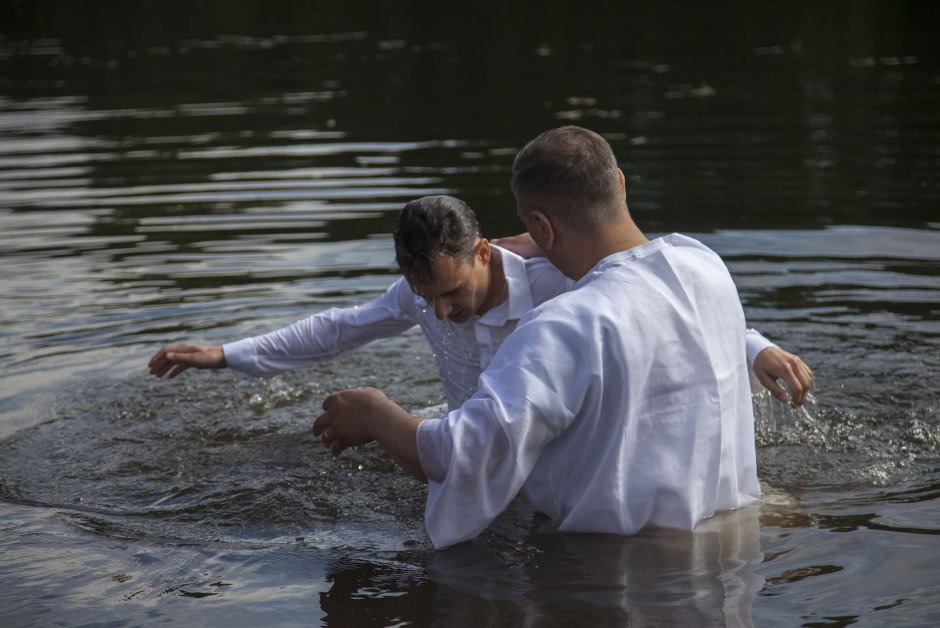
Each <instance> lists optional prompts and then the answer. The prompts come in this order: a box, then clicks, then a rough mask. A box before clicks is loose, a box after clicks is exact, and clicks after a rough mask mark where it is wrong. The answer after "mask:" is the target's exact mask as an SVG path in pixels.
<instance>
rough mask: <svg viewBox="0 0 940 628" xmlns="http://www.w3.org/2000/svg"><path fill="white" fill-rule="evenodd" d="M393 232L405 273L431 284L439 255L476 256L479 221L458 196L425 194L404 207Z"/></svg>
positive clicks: (400, 262)
mask: <svg viewBox="0 0 940 628" xmlns="http://www.w3.org/2000/svg"><path fill="white" fill-rule="evenodd" d="M392 233H393V236H394V238H395V261H396V262H398V267H399V268H400V269H401V272H402V274H403V275H404V276H405V278H406V279H407V280H408V281H409V282H410V283H412V284H428V283H430V282H431V280H432V279H433V278H432V277H431V271H432V267H433V264H434V259H435V257H437V255H439V254H441V253H443V254H444V255H450V256H452V257H454V258H456V259H458V260H469V259H473V252H474V246H475V245H476V241H477V238H479V237H480V225H479V223H478V222H477V217H476V214H474V213H473V210H472V209H470V206H469V205H467V204H466V203H464V202H463V201H462V200H460V199H459V198H455V197H453V196H443V195H440V196H424V197H422V198H419V199H416V200H414V201H411V202H409V203H408V204H406V205H405V206H404V207H403V208H402V210H401V211H400V212H399V213H398V220H397V221H396V222H395V229H394V230H393V232H392Z"/></svg>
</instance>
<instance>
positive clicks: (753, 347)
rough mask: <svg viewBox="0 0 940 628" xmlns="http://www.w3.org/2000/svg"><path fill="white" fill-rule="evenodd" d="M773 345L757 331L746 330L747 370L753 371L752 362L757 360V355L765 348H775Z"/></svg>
mask: <svg viewBox="0 0 940 628" xmlns="http://www.w3.org/2000/svg"><path fill="white" fill-rule="evenodd" d="M776 346H777V345H775V344H774V343H772V342H770V341H769V340H767V339H766V338H764V337H763V336H762V335H760V334H759V333H758V332H757V331H755V330H753V329H748V330H747V366H748V369H749V370H754V360H756V359H757V354H759V353H760V352H761V351H763V350H764V349H766V348H767V347H776Z"/></svg>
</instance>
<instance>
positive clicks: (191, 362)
mask: <svg viewBox="0 0 940 628" xmlns="http://www.w3.org/2000/svg"><path fill="white" fill-rule="evenodd" d="M147 366H149V367H150V374H151V375H156V376H157V377H163V376H164V375H166V374H167V373H169V374H170V379H173V378H174V377H176V376H177V375H179V374H180V373H182V372H183V371H185V370H186V369H188V368H190V367H194V368H197V369H221V368H225V367H226V366H228V365H227V364H226V363H225V354H224V353H223V352H222V347H219V346H209V345H196V344H191V343H184V344H181V345H167V346H166V347H163V348H162V349H160V350H159V351H157V352H156V353H155V354H154V356H153V357H152V358H150V362H149V363H148V365H147Z"/></svg>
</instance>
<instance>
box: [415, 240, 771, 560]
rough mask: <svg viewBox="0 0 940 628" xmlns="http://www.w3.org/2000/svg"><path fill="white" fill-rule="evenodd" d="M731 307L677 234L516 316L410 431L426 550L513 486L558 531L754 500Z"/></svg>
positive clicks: (700, 515)
mask: <svg viewBox="0 0 940 628" xmlns="http://www.w3.org/2000/svg"><path fill="white" fill-rule="evenodd" d="M745 336H746V334H745V322H744V314H743V311H742V308H741V304H740V301H739V299H738V295H737V291H736V289H735V286H734V283H733V281H732V279H731V276H730V275H729V273H728V271H727V269H726V268H725V265H724V263H723V262H722V261H721V259H720V258H719V257H718V255H716V254H715V253H713V252H712V251H711V250H709V249H708V248H707V247H705V246H704V245H702V244H701V243H699V242H697V241H695V240H693V239H691V238H688V237H685V236H681V235H677V234H673V235H670V236H666V237H663V238H659V239H657V240H654V241H652V242H650V243H648V244H645V245H643V246H640V247H636V248H633V249H630V250H628V251H625V252H622V253H618V254H615V255H611V256H609V257H607V258H605V259H603V260H601V261H600V262H599V263H598V264H597V265H596V266H595V267H594V268H593V269H592V270H591V271H590V272H588V273H587V275H585V276H584V277H583V278H582V279H581V280H580V281H579V282H578V283H577V284H576V285H575V287H574V289H573V290H571V291H570V292H567V293H566V294H563V295H561V296H559V297H557V298H555V299H553V300H551V301H549V302H547V303H545V304H544V305H542V306H540V307H537V308H536V309H535V310H533V311H532V312H531V313H530V314H529V315H528V316H527V317H524V318H523V319H522V320H521V321H520V322H519V325H518V327H517V329H516V331H515V333H513V334H512V335H511V336H510V337H509V338H508V339H506V341H505V342H504V343H503V344H502V346H501V347H500V349H499V351H498V352H497V354H496V356H495V357H494V358H493V360H492V362H491V363H490V365H489V367H488V368H487V369H486V371H485V372H484V373H483V374H482V375H481V376H480V382H479V389H478V391H477V393H476V394H475V395H474V396H473V397H471V398H470V399H469V400H468V401H467V402H466V403H464V405H463V406H462V407H460V408H459V409H457V410H454V411H452V412H451V413H450V414H449V415H448V416H446V417H444V418H443V419H440V420H427V421H424V422H423V423H421V425H420V426H419V429H418V436H417V445H418V452H419V456H420V460H421V464H422V467H423V468H424V471H425V472H426V474H427V476H428V501H427V507H426V512H425V523H426V527H427V531H428V534H429V536H430V538H431V541H432V542H433V543H434V545H435V547H444V546H447V545H451V544H454V543H458V542H460V541H464V540H467V539H470V538H472V537H474V536H476V535H477V534H479V533H480V532H481V531H482V530H483V529H484V528H486V526H487V525H489V523H490V522H491V521H492V520H493V519H494V518H495V517H496V516H497V515H499V513H501V512H502V511H503V509H504V508H505V507H506V506H507V504H508V503H509V502H510V500H512V499H513V497H515V495H516V493H517V492H518V491H519V490H520V489H521V488H523V487H524V488H525V490H526V492H527V494H528V496H529V499H530V500H531V502H532V504H533V506H535V508H536V509H538V510H540V511H541V512H543V513H545V514H546V515H548V516H549V517H550V518H551V523H550V527H551V528H553V529H557V530H562V531H577V532H608V533H622V534H632V533H635V532H637V531H638V530H640V529H641V528H644V527H646V526H664V527H672V528H684V529H692V528H693V527H694V526H695V525H696V524H697V523H698V522H699V521H701V520H702V519H704V518H705V517H708V516H710V515H712V514H713V513H715V512H716V511H720V510H727V509H731V508H736V507H739V506H744V505H747V504H750V503H753V502H754V501H756V499H757V497H758V495H759V493H760V488H759V485H758V481H757V472H756V454H755V445H754V417H753V414H752V409H751V398H750V386H749V377H748V368H747V361H746V340H745Z"/></svg>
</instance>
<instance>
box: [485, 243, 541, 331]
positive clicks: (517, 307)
mask: <svg viewBox="0 0 940 628" xmlns="http://www.w3.org/2000/svg"><path fill="white" fill-rule="evenodd" d="M490 246H492V247H493V248H495V249H497V250H498V253H499V255H500V256H501V257H502V260H503V275H505V277H506V284H507V287H508V292H509V297H508V298H507V299H506V300H505V301H503V302H502V303H500V304H499V305H497V306H496V307H494V308H493V309H491V310H490V311H489V312H487V313H486V314H484V315H483V316H481V317H480V318H479V320H478V322H480V323H483V324H484V325H492V326H494V327H495V326H500V325H505V324H506V321H507V320H516V319H519V318H520V317H522V315H523V314H525V313H526V312H528V311H529V310H531V309H532V308H533V307H534V302H533V301H532V292H531V290H529V273H528V272H526V266H525V259H523V258H522V257H520V256H518V255H516V254H515V253H513V252H512V251H508V250H506V249H504V248H502V247H499V246H496V245H495V244H491V245H490Z"/></svg>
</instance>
